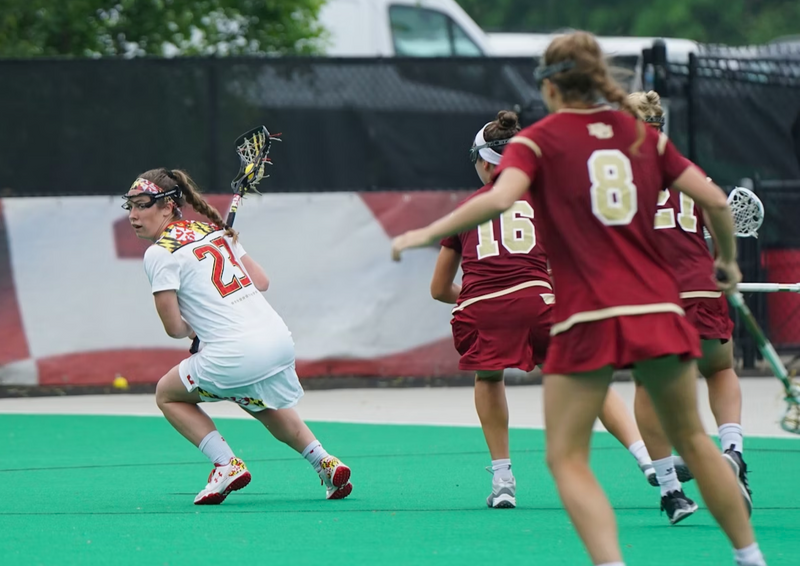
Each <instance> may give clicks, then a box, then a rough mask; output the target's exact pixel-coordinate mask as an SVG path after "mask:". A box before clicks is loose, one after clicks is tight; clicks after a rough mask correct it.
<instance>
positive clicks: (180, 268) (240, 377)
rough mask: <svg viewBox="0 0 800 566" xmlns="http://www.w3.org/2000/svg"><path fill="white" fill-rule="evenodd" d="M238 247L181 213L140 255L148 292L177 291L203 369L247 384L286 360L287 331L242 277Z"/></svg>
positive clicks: (220, 379)
mask: <svg viewBox="0 0 800 566" xmlns="http://www.w3.org/2000/svg"><path fill="white" fill-rule="evenodd" d="M244 255H245V251H244V248H242V246H241V244H239V243H238V242H233V241H232V240H231V238H229V237H227V236H225V232H224V231H222V230H219V229H218V228H217V227H216V226H214V225H211V224H206V223H203V222H193V221H189V220H182V221H179V222H173V223H171V224H169V225H168V226H167V228H166V230H165V231H164V232H163V233H162V234H161V237H160V238H159V239H158V241H156V242H155V243H154V244H153V245H152V246H150V247H149V248H148V249H147V251H146V252H145V255H144V268H145V272H146V273H147V277H148V278H149V279H150V285H151V287H152V290H153V293H157V292H159V291H175V292H176V293H177V295H178V304H179V306H180V311H181V316H182V317H183V318H184V320H186V322H187V323H188V324H189V326H191V327H192V329H193V330H194V331H195V332H196V333H197V336H198V337H199V338H200V341H201V342H202V343H203V349H202V350H201V352H200V354H199V355H202V357H203V359H204V365H203V367H204V372H207V373H208V374H209V375H206V376H205V377H206V378H208V379H211V380H213V381H215V383H217V385H219V386H220V387H228V388H230V387H239V386H245V385H250V384H252V383H255V382H257V381H259V380H260V379H263V378H265V377H269V376H270V375H274V374H276V373H278V372H280V371H283V370H284V369H286V368H287V367H289V366H291V365H292V364H293V363H294V342H293V341H292V338H291V333H290V332H289V329H288V328H287V326H286V324H285V323H284V321H283V319H282V318H281V317H280V316H279V315H278V313H277V312H275V310H274V309H273V308H272V307H271V306H270V304H269V303H268V302H267V300H266V299H265V298H264V296H263V295H262V294H261V293H260V292H259V291H258V289H256V287H255V285H253V283H252V282H251V281H250V278H249V277H248V275H247V272H246V271H245V270H244V268H243V267H242V265H241V258H242V257H243V256H244Z"/></svg>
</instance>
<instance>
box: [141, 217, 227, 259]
mask: <svg viewBox="0 0 800 566" xmlns="http://www.w3.org/2000/svg"><path fill="white" fill-rule="evenodd" d="M217 230H218V228H217V227H216V226H215V225H214V224H206V223H205V222H197V221H196V220H180V221H178V222H173V223H172V224H170V225H169V226H167V229H166V230H164V231H163V232H162V233H161V237H160V238H159V239H158V241H157V242H156V245H158V246H161V247H162V248H164V249H166V250H168V251H169V252H170V253H175V252H176V251H178V250H179V249H181V248H182V247H183V246H185V245H186V244H191V243H192V242H197V241H200V240H202V239H203V238H205V237H206V236H208V235H209V234H211V233H212V232H215V231H217Z"/></svg>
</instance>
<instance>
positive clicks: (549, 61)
mask: <svg viewBox="0 0 800 566" xmlns="http://www.w3.org/2000/svg"><path fill="white" fill-rule="evenodd" d="M567 61H570V62H571V63H572V64H569V65H568V68H565V69H564V70H560V71H558V72H554V73H553V74H552V75H550V76H548V77H547V78H548V79H549V80H550V82H552V83H553V84H554V85H555V86H556V88H558V90H559V92H560V93H561V96H562V97H563V99H564V102H566V103H570V102H582V103H585V104H594V103H596V102H597V101H598V100H600V99H605V100H607V101H608V102H610V103H611V104H616V105H618V107H619V109H620V110H622V111H624V112H627V113H628V114H630V115H631V116H633V117H634V118H639V114H638V113H637V112H636V109H635V108H634V106H633V104H632V103H631V102H630V101H629V100H628V94H627V92H625V90H624V89H623V88H622V87H621V86H620V85H619V83H617V81H616V80H614V78H613V77H612V76H611V72H610V69H609V68H608V64H607V63H606V60H605V57H604V56H603V52H602V50H601V49H600V44H599V43H597V39H595V37H594V36H593V35H592V34H590V33H587V32H585V31H576V32H573V33H569V34H565V35H560V36H558V37H556V38H555V39H554V40H553V41H551V42H550V45H549V46H548V47H547V51H545V54H544V59H543V63H544V65H545V67H549V66H551V65H556V64H558V63H564V62H567ZM637 130H638V138H637V140H636V141H635V142H634V144H633V145H632V146H631V153H632V154H634V155H636V154H637V153H638V149H639V146H641V144H642V142H644V139H645V135H646V134H645V129H644V124H642V123H639V124H638V125H637Z"/></svg>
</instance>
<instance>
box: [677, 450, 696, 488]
mask: <svg viewBox="0 0 800 566" xmlns="http://www.w3.org/2000/svg"><path fill="white" fill-rule="evenodd" d="M672 464H673V465H674V466H675V474H676V475H677V476H678V481H679V482H681V483H686V482H687V481H692V480H693V479H694V476H693V475H692V472H691V471H689V466H687V465H686V462H684V461H683V458H681V457H680V456H678V455H675V456H673V457H672Z"/></svg>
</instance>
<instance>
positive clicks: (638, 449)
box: [628, 440, 653, 467]
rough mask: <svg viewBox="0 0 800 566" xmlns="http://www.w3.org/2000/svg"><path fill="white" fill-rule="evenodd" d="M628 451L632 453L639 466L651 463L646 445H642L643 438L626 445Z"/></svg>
mask: <svg viewBox="0 0 800 566" xmlns="http://www.w3.org/2000/svg"><path fill="white" fill-rule="evenodd" d="M628 452H630V453H631V454H633V457H634V458H636V461H637V462H639V466H640V467H641V466H652V465H653V460H651V459H650V454H648V453H647V447H646V446H645V445H644V441H643V440H638V441H636V442H634V443H633V444H631V445H630V446H628Z"/></svg>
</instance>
